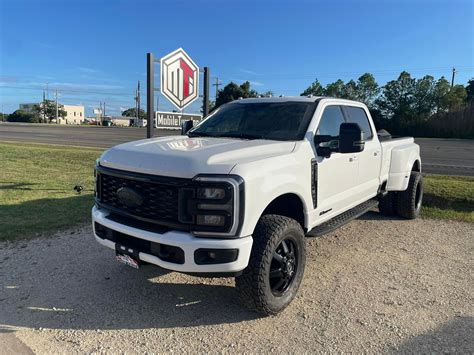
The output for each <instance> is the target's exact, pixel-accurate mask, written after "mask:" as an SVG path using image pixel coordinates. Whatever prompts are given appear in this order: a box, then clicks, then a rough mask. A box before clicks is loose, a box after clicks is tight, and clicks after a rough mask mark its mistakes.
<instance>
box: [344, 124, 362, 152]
mask: <svg viewBox="0 0 474 355" xmlns="http://www.w3.org/2000/svg"><path fill="white" fill-rule="evenodd" d="M364 146H365V141H364V131H362V129H361V128H360V126H359V125H358V124H357V123H349V122H345V123H341V126H340V127H339V152H340V153H343V154H344V153H358V152H362V151H363V150H364Z"/></svg>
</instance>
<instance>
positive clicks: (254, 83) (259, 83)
mask: <svg viewBox="0 0 474 355" xmlns="http://www.w3.org/2000/svg"><path fill="white" fill-rule="evenodd" d="M249 82H250V85H253V86H265V84H264V83H261V82H260V81H252V80H249Z"/></svg>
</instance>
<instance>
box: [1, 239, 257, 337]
mask: <svg viewBox="0 0 474 355" xmlns="http://www.w3.org/2000/svg"><path fill="white" fill-rule="evenodd" d="M82 237H84V235H82V236H81V240H82ZM87 237H88V238H87V239H86V241H85V242H84V241H78V236H73V237H72V238H73V240H72V241H71V243H70V244H69V245H67V246H57V245H54V243H55V241H56V239H48V240H44V242H45V243H48V244H49V246H47V247H46V248H43V249H42V250H39V251H38V253H35V254H34V256H33V257H30V259H29V260H28V262H27V263H24V262H23V261H24V258H25V257H27V256H22V255H21V254H22V253H23V252H24V250H26V248H25V249H20V250H19V251H18V252H16V255H13V256H10V257H9V258H8V260H2V258H1V254H0V278H4V280H5V282H3V281H2V283H1V286H0V308H1V309H2V311H1V312H0V332H9V331H11V329H12V328H13V327H17V326H19V327H28V328H35V329H39V328H46V329H47V328H52V329H148V328H173V327H193V326H200V325H215V324H223V323H236V322H242V321H246V320H252V319H256V318H259V316H258V315H257V314H256V313H254V312H251V311H248V310H246V309H245V308H243V307H242V305H241V303H240V302H239V299H238V297H237V296H238V295H237V292H236V291H235V288H234V286H233V282H232V283H231V281H229V282H228V283H229V285H228V286H227V285H222V283H223V281H219V283H220V284H219V285H217V284H216V282H215V281H213V280H212V279H199V278H194V277H191V276H186V275H180V274H176V273H174V274H173V275H167V274H168V272H167V271H165V270H162V269H159V268H156V267H153V266H145V267H143V268H141V269H140V270H135V269H132V268H130V267H127V266H124V265H121V264H118V263H117V262H116V261H115V258H114V255H113V252H112V251H110V250H108V249H104V248H102V247H99V246H97V245H96V244H95V242H94V241H93V240H92V237H91V236H87ZM89 238H90V239H89ZM84 239H85V238H84ZM35 242H36V243H38V244H39V242H40V240H37V241H35ZM78 242H79V243H78ZM78 244H79V245H78ZM28 248H31V247H30V246H29V247H28ZM30 255H31V254H30ZM38 255H39V256H40V257H39V258H38ZM41 255H43V256H41ZM15 259H17V260H15ZM22 266H23V269H22ZM14 270H15V271H14ZM9 273H15V274H16V276H15V277H13V276H12V277H11V278H9V277H8V276H7V275H8V274H9ZM170 276H171V277H170ZM208 283H209V284H208Z"/></svg>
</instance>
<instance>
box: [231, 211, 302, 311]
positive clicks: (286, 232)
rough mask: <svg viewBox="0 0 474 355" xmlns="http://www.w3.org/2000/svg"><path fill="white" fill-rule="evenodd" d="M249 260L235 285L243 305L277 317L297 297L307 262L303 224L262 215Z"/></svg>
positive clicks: (280, 217) (284, 218) (274, 216)
mask: <svg viewBox="0 0 474 355" xmlns="http://www.w3.org/2000/svg"><path fill="white" fill-rule="evenodd" d="M253 239H254V244H253V247H252V253H251V255H250V261H249V265H248V266H247V268H246V269H245V270H244V272H243V274H242V275H241V276H238V277H237V278H236V286H237V289H238V290H239V291H240V294H241V297H242V300H243V302H244V303H245V304H246V305H247V306H249V307H250V308H252V309H255V310H257V311H258V312H259V313H262V314H264V315H271V314H277V313H279V312H281V311H282V310H283V309H285V308H286V307H287V306H288V305H289V304H290V302H291V301H292V300H293V299H294V298H295V296H296V293H297V292H298V289H299V286H300V283H301V280H302V279H303V274H304V267H305V262H306V249H305V242H306V240H305V237H304V233H303V230H302V228H301V226H300V224H299V223H298V222H297V221H295V220H293V219H291V218H288V217H284V216H279V215H265V216H263V217H262V218H261V219H260V221H259V222H258V224H257V227H256V228H255V232H254V235H253Z"/></svg>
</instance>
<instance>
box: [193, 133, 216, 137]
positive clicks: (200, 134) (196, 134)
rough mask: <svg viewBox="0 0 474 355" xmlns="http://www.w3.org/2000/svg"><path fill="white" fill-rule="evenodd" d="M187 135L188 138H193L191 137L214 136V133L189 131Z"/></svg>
mask: <svg viewBox="0 0 474 355" xmlns="http://www.w3.org/2000/svg"><path fill="white" fill-rule="evenodd" d="M188 137H189V138H193V137H216V135H214V134H211V133H206V132H189V133H188Z"/></svg>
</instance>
